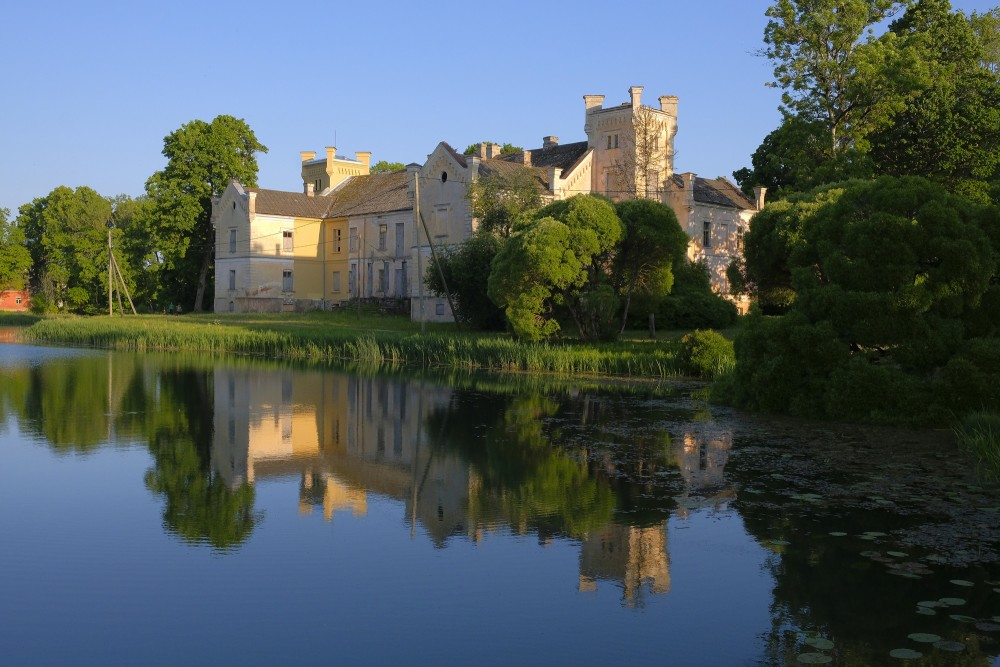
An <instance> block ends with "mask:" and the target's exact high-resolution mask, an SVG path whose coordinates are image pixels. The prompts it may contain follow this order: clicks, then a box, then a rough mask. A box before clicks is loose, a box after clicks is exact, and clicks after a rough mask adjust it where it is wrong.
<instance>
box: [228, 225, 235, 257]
mask: <svg viewBox="0 0 1000 667" xmlns="http://www.w3.org/2000/svg"><path fill="white" fill-rule="evenodd" d="M235 253H236V228H235V227H230V228H229V254H230V255H233V254H235Z"/></svg>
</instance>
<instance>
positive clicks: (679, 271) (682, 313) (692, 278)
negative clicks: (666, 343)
mask: <svg viewBox="0 0 1000 667" xmlns="http://www.w3.org/2000/svg"><path fill="white" fill-rule="evenodd" d="M656 312H657V320H658V326H660V327H661V328H671V329H699V328H704V329H725V328H726V327H729V326H732V325H733V323H735V322H736V318H737V316H738V314H739V313H738V311H737V310H736V306H735V305H733V304H732V303H731V302H730V301H728V300H726V299H724V298H723V297H721V296H719V295H718V294H716V293H715V292H713V291H712V285H711V281H710V279H709V276H708V270H707V269H706V268H705V266H704V265H703V264H693V263H691V262H682V263H679V264H678V265H677V266H675V267H674V285H673V289H672V290H671V292H670V294H668V295H667V296H666V297H664V298H663V299H662V300H661V301H660V305H659V308H657V311H656ZM644 325H645V323H644V322H640V323H639V324H638V326H640V327H641V326H644Z"/></svg>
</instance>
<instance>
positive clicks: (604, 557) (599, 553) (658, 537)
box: [580, 523, 670, 604]
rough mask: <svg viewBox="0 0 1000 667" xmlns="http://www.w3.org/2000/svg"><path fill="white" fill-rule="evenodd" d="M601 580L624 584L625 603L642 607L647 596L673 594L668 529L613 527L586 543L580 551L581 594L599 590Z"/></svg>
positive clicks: (611, 525)
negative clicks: (641, 602) (651, 594)
mask: <svg viewBox="0 0 1000 667" xmlns="http://www.w3.org/2000/svg"><path fill="white" fill-rule="evenodd" d="M598 580H612V581H617V582H621V583H622V584H623V593H622V599H623V600H625V601H626V602H628V603H633V604H635V603H639V602H640V601H641V599H642V595H643V592H644V591H645V590H649V591H650V592H652V593H654V594H659V593H668V592H669V591H670V556H669V552H668V551H667V526H666V524H663V523H661V524H658V525H655V526H650V527H647V528H638V527H636V526H622V525H619V524H609V525H607V526H605V527H604V528H602V529H601V530H599V531H596V532H593V533H591V534H590V535H588V536H587V537H586V538H584V540H583V544H582V546H581V549H580V590H581V591H593V590H596V589H597V582H598Z"/></svg>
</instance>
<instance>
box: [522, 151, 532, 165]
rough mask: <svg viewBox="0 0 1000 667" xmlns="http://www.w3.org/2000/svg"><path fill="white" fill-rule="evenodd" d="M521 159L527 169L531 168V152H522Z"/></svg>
mask: <svg viewBox="0 0 1000 667" xmlns="http://www.w3.org/2000/svg"><path fill="white" fill-rule="evenodd" d="M521 158H522V160H523V162H524V165H525V166H527V167H530V166H531V151H524V152H522V153H521Z"/></svg>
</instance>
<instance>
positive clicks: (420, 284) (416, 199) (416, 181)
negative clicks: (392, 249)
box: [413, 171, 426, 334]
mask: <svg viewBox="0 0 1000 667" xmlns="http://www.w3.org/2000/svg"><path fill="white" fill-rule="evenodd" d="M413 226H414V227H416V230H417V235H416V236H417V298H418V299H419V300H420V308H419V312H420V333H421V334H422V333H424V329H425V327H426V324H425V323H424V252H423V247H422V246H421V243H420V172H419V171H415V172H413Z"/></svg>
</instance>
